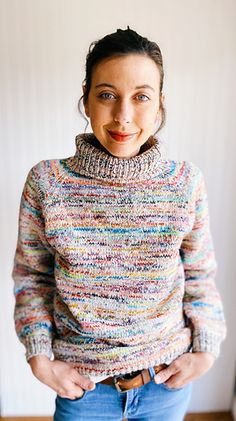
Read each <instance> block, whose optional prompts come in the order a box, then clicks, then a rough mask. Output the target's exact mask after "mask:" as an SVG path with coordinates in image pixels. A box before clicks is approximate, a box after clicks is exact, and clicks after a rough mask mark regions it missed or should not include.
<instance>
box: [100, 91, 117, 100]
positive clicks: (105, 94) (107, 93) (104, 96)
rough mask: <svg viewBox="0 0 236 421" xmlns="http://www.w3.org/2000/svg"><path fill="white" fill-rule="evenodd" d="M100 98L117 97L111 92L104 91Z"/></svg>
mask: <svg viewBox="0 0 236 421" xmlns="http://www.w3.org/2000/svg"><path fill="white" fill-rule="evenodd" d="M98 98H102V99H106V100H110V99H115V96H114V95H113V94H111V93H110V92H103V93H101V94H99V95H98Z"/></svg>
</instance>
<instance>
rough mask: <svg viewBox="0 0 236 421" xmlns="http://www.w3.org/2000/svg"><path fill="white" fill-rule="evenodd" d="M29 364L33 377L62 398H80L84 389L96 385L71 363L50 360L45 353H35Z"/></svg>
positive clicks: (89, 388) (90, 388)
mask: <svg viewBox="0 0 236 421" xmlns="http://www.w3.org/2000/svg"><path fill="white" fill-rule="evenodd" d="M29 364H30V367H31V370H32V372H33V374H34V375H35V377H37V379H38V380H40V381H41V382H42V383H44V384H46V385H47V386H49V387H51V389H53V390H54V391H55V392H56V393H57V394H58V395H59V396H61V397H62V398H68V399H76V398H80V397H81V396H83V394H84V390H93V389H95V387H96V386H95V383H93V382H92V381H91V380H89V379H88V378H87V377H85V376H83V375H82V374H79V373H78V371H77V370H76V369H75V368H74V367H73V364H71V363H66V362H63V361H58V360H54V361H50V360H49V358H48V357H46V356H45V355H37V356H35V357H32V358H30V360H29Z"/></svg>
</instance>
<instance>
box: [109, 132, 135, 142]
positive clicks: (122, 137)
mask: <svg viewBox="0 0 236 421" xmlns="http://www.w3.org/2000/svg"><path fill="white" fill-rule="evenodd" d="M108 133H109V134H110V136H111V137H112V138H113V139H115V140H118V141H119V142H126V141H127V140H130V139H132V138H133V137H134V136H135V135H136V133H126V132H117V131H113V130H108Z"/></svg>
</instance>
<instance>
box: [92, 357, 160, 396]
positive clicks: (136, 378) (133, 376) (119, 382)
mask: <svg viewBox="0 0 236 421" xmlns="http://www.w3.org/2000/svg"><path fill="white" fill-rule="evenodd" d="M166 367H167V365H166V364H160V365H156V366H154V367H153V368H154V371H155V374H157V373H158V372H159V371H161V370H163V369H164V368H166ZM151 380H152V378H151V376H150V373H149V370H148V369H143V370H140V371H135V372H134V373H130V374H125V375H124V376H122V375H121V376H114V377H107V378H106V379H104V380H102V381H101V382H99V383H103V384H107V385H109V386H113V387H115V388H116V389H117V390H118V392H120V393H122V392H126V391H127V390H131V389H134V388H136V387H140V386H143V385H144V384H147V383H149V382H150V381H151Z"/></svg>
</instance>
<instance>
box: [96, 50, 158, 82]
mask: <svg viewBox="0 0 236 421" xmlns="http://www.w3.org/2000/svg"><path fill="white" fill-rule="evenodd" d="M105 82H107V83H113V84H114V83H116V84H118V85H119V84H121V85H122V84H128V85H130V86H132V85H134V84H135V85H137V84H138V85H144V84H152V85H153V86H154V87H155V86H156V85H158V84H159V82H160V73H159V69H158V67H157V65H156V63H155V62H154V61H153V60H152V59H151V58H149V57H148V56H146V55H144V54H129V55H126V56H115V57H109V58H107V59H104V60H103V61H101V62H100V63H98V64H97V65H96V66H95V68H94V69H93V74H92V85H97V84H99V83H105Z"/></svg>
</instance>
